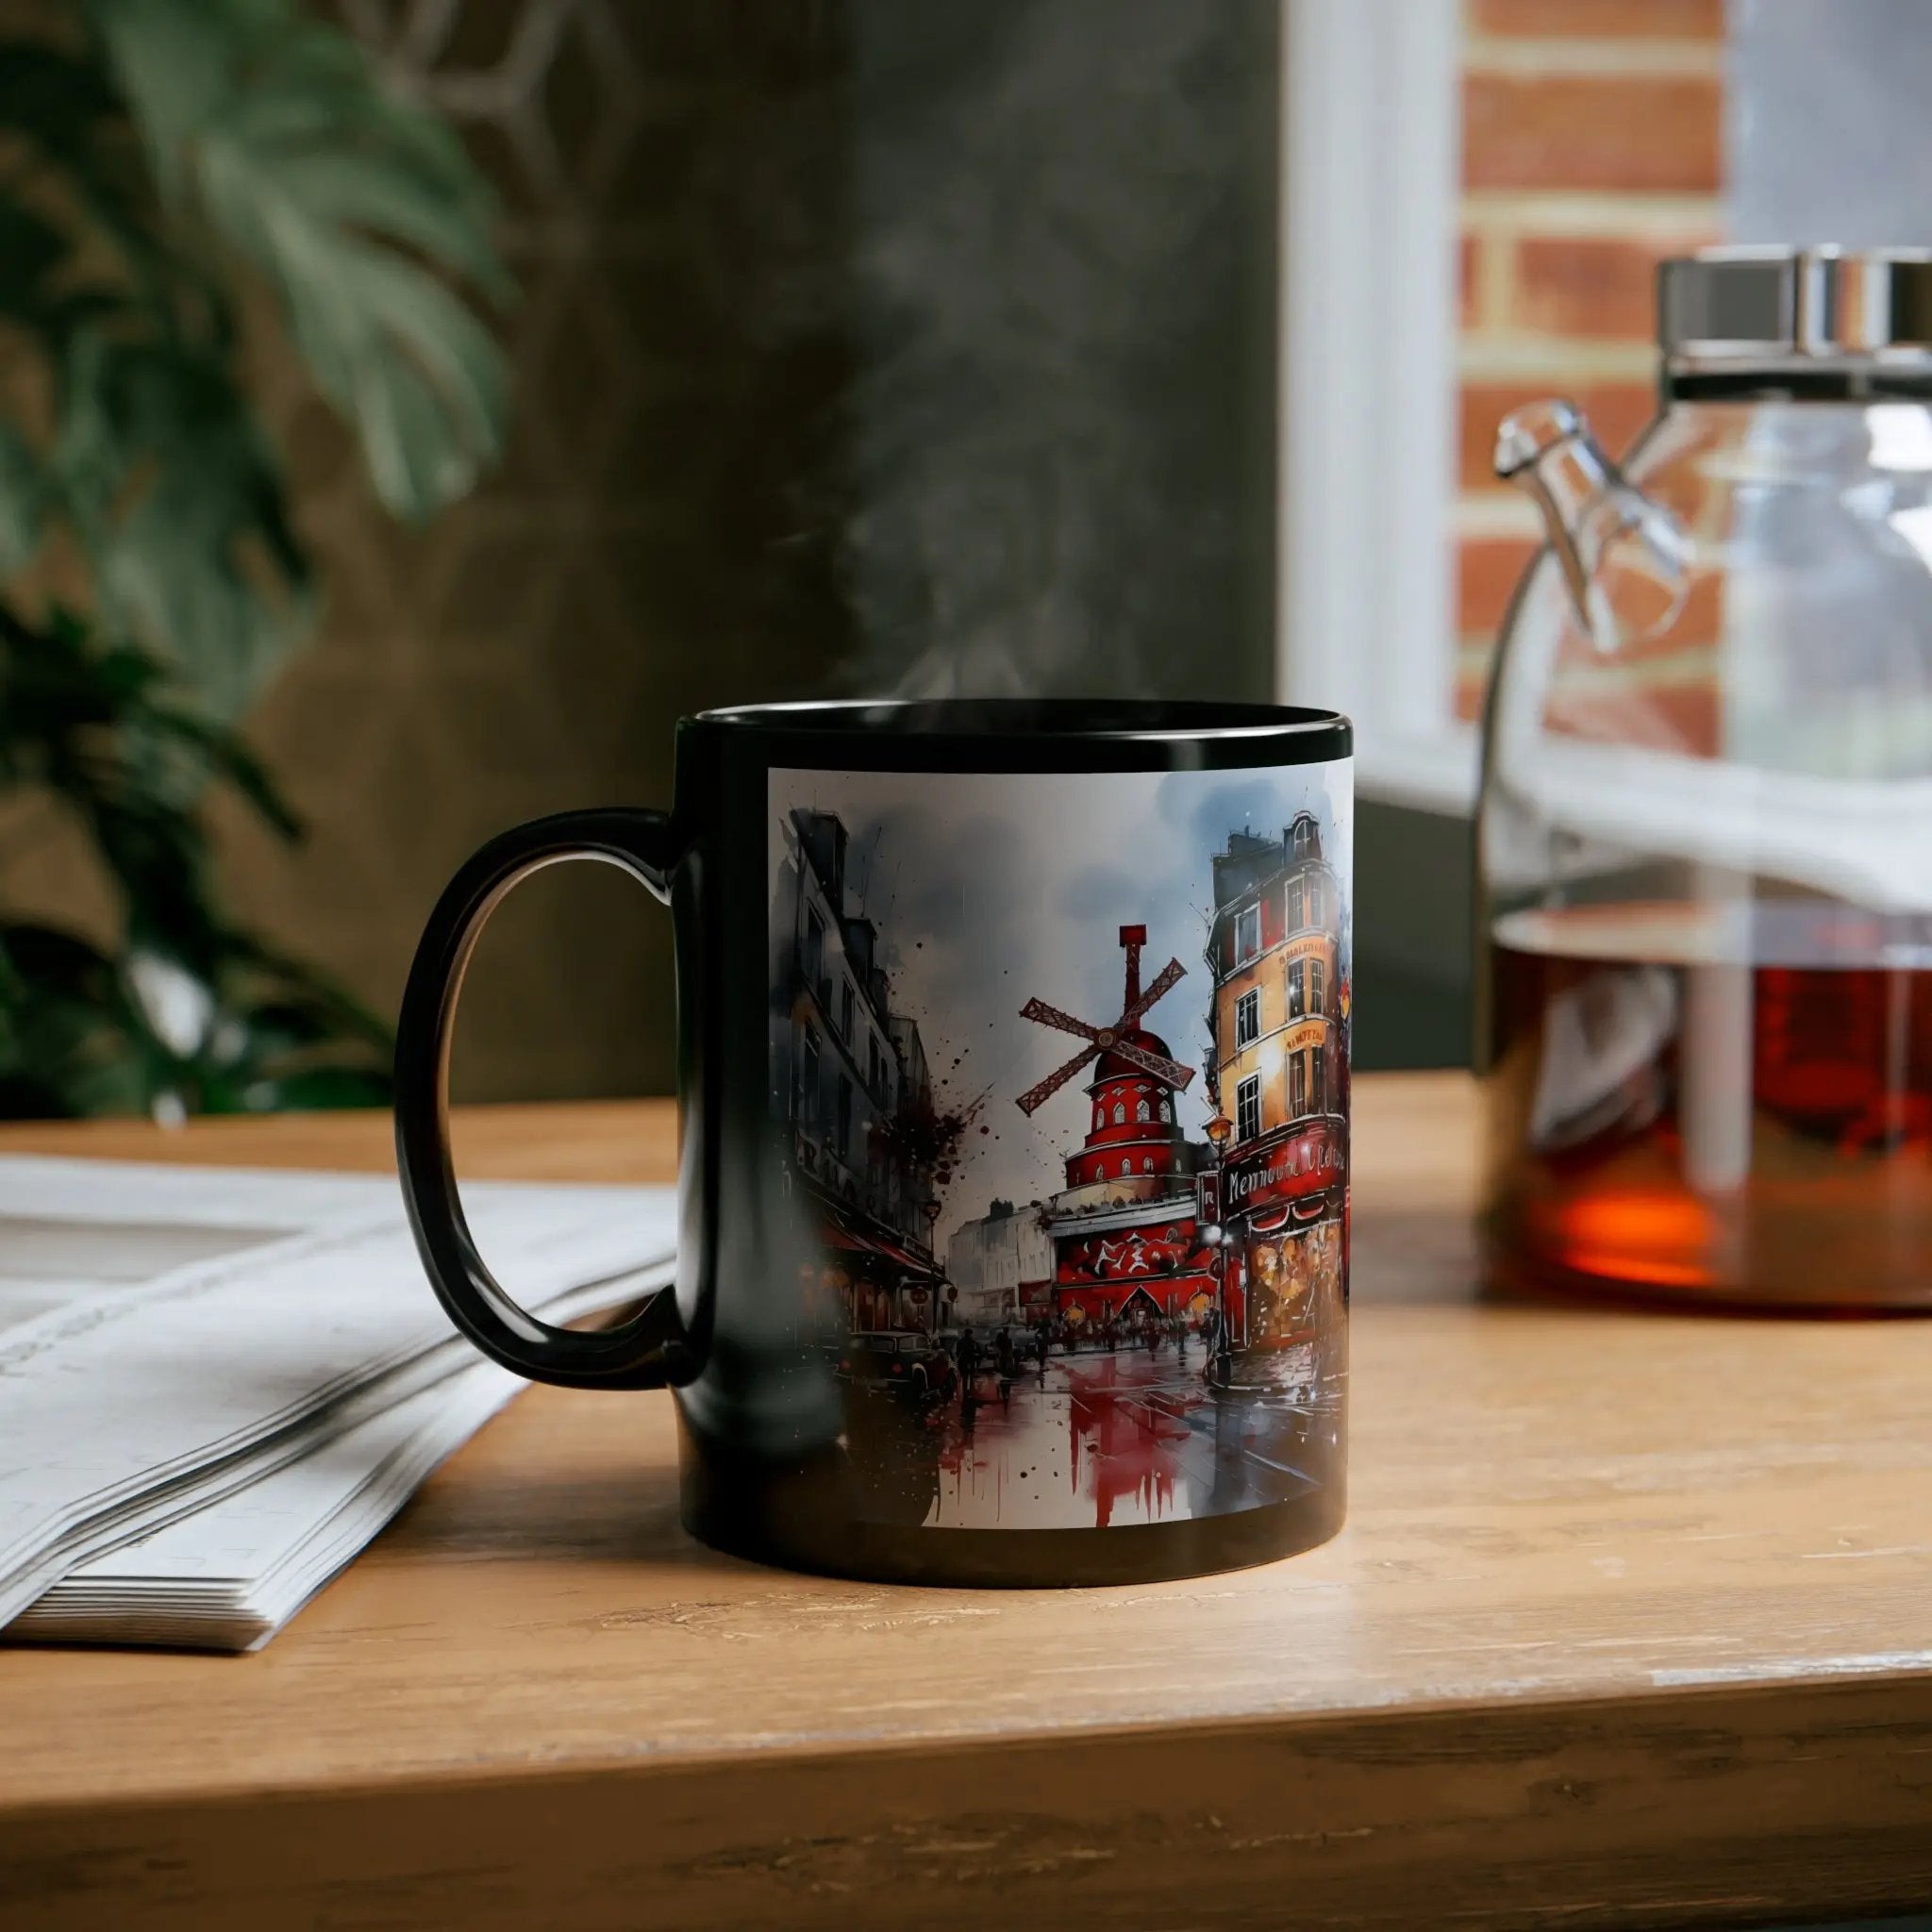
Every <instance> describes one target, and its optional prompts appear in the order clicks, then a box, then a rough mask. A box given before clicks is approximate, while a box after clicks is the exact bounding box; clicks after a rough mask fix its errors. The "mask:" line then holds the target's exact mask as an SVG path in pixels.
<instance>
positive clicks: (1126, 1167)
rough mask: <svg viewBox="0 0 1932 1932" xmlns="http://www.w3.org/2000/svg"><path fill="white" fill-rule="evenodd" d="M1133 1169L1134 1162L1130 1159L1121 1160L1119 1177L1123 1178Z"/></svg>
mask: <svg viewBox="0 0 1932 1932" xmlns="http://www.w3.org/2000/svg"><path fill="white" fill-rule="evenodd" d="M1133 1171H1134V1163H1133V1162H1132V1160H1124V1161H1122V1162H1121V1178H1122V1179H1123V1180H1125V1179H1126V1177H1127V1176H1128V1175H1129V1174H1132V1173H1133Z"/></svg>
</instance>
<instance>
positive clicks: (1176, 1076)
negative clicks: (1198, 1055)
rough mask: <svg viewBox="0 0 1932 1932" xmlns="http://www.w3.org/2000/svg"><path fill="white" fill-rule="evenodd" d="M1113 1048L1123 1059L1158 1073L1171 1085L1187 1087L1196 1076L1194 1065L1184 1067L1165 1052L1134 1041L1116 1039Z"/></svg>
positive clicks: (1152, 1072) (1150, 1071) (1151, 1072)
mask: <svg viewBox="0 0 1932 1932" xmlns="http://www.w3.org/2000/svg"><path fill="white" fill-rule="evenodd" d="M1112 1050H1113V1051H1114V1052H1115V1053H1117V1054H1119V1055H1120V1057H1121V1058H1122V1059H1124V1060H1131V1061H1132V1062H1133V1063H1134V1065H1135V1066H1137V1067H1144V1068H1145V1069H1146V1071H1147V1072H1148V1073H1150V1074H1157V1075H1158V1077H1159V1078H1161V1079H1163V1080H1165V1081H1166V1082H1167V1084H1168V1085H1169V1086H1170V1087H1177V1088H1182V1089H1185V1088H1186V1087H1187V1085H1188V1083H1189V1082H1190V1081H1191V1080H1192V1079H1193V1077H1194V1069H1193V1068H1192V1067H1184V1066H1182V1065H1181V1063H1180V1061H1178V1060H1171V1059H1169V1058H1167V1056H1166V1055H1165V1054H1158V1053H1149V1052H1148V1051H1147V1049H1146V1048H1145V1047H1143V1046H1136V1045H1135V1044H1134V1043H1133V1041H1129V1040H1116V1041H1114V1043H1113V1049H1112Z"/></svg>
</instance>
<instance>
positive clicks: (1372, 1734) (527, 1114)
mask: <svg viewBox="0 0 1932 1932" xmlns="http://www.w3.org/2000/svg"><path fill="white" fill-rule="evenodd" d="M1356 1103H1357V1165H1356V1179H1355V1191H1354V1217H1355V1231H1356V1271H1355V1327H1354V1383H1353V1407H1352V1420H1351V1428H1352V1435H1353V1454H1352V1469H1351V1478H1350V1480H1351V1499H1350V1521H1349V1525H1348V1528H1347V1529H1346V1531H1345V1532H1344V1533H1343V1534H1342V1536H1341V1538H1340V1539H1339V1540H1338V1541H1335V1542H1334V1543H1332V1544H1330V1545H1329V1546H1328V1547H1326V1548H1324V1549H1322V1550H1318V1551H1316V1552H1313V1553H1312V1554H1310V1555H1307V1556H1304V1557H1296V1558H1293V1559H1291V1560H1290V1561H1288V1562H1285V1563H1280V1564H1276V1565H1274V1566H1272V1567H1269V1568H1265V1569H1260V1570H1255V1571H1250V1572H1246V1573H1243V1574H1237V1575H1229V1576H1218V1577H1211V1578H1208V1579H1205V1580H1202V1581H1198V1582H1192V1583H1176V1584H1168V1585H1156V1586H1152V1587H1147V1588H1141V1589H1115V1590H1098V1591H1079V1592H1063V1593H1054V1592H1045V1591H1041V1592H1020V1593H975V1592H968V1591H914V1590H903V1589H887V1588H878V1587H871V1586H866V1585H862V1584H852V1583H841V1582H834V1581H825V1580H821V1579H810V1578H801V1577H794V1576H789V1575H785V1574H779V1573H776V1572H774V1571H769V1570H763V1569H759V1568H757V1567H754V1566H752V1565H750V1564H746V1563H741V1562H737V1561H733V1560H730V1559H727V1558H725V1557H718V1556H714V1555H712V1554H710V1553H709V1552H708V1551H706V1550H704V1549H702V1548H700V1547H698V1546H697V1545H695V1544H693V1543H692V1542H691V1541H689V1540H688V1539H687V1538H686V1537H685V1536H684V1535H683V1533H682V1532H681V1530H680V1529H679V1527H678V1524H677V1504H676V1480H675V1457H674V1445H673V1430H672V1417H671V1412H670V1406H669V1403H668V1400H667V1399H666V1398H664V1397H662V1396H653V1395H643V1396H639V1395H571V1394H564V1393H560V1392H558V1391H550V1390H533V1391H530V1392H529V1393H527V1394H525V1395H524V1396H523V1397H521V1398H520V1399H519V1400H518V1401H517V1402H516V1403H514V1404H513V1405H512V1406H511V1407H510V1408H509V1409H508V1411H507V1412H506V1413H505V1414H504V1415H503V1416H502V1417H501V1418H500V1419H499V1420H498V1421H497V1422H495V1423H493V1424H491V1426H490V1427H489V1428H487V1429H486V1430H485V1431H484V1432H483V1434H482V1435H481V1436H480V1437H479V1438H478V1439H477V1440H476V1441H475V1442H474V1443H473V1444H472V1445H471V1446H470V1447H469V1448H468V1449H467V1450H465V1451H464V1452H463V1453H462V1454H461V1455H459V1456H458V1457H456V1458H455V1459H454V1460H453V1461H452V1462H451V1463H450V1464H449V1465H448V1466H447V1467H446V1468H445V1469H444V1470H443V1471H442V1472H441V1474H439V1475H438V1476H437V1477H436V1478H435V1479H434V1480H433V1481H432V1482H431V1483H430V1484H429V1486H428V1488H427V1489H426V1490H425V1492H424V1493H423V1495H422V1496H421V1497H420V1498H419V1500H418V1501H417V1502H416V1503H415V1504H414V1505H413V1506H412V1507H411V1508H410V1509H409V1510H408V1512H407V1513H406V1514H405V1515H404V1516H403V1517H402V1518H401V1519H400V1521H399V1522H398V1523H397V1524H395V1526H394V1527H393V1528H392V1529H391V1531H390V1532H389V1533H388V1534H387V1535H385V1536H384V1537H383V1538H382V1539H381V1540H380V1541H378V1542H377V1543H376V1544H375V1547H374V1548H373V1549H372V1550H371V1551H370V1553H369V1554H368V1555H367V1556H366V1557H364V1558H363V1559H362V1560H361V1561H360V1562H358V1564H356V1565H355V1567H354V1568H353V1569H352V1570H351V1571H350V1572H349V1573H348V1574H346V1575H345V1576H343V1577H342V1578H341V1580H340V1581H338V1582H337V1583H336V1584H335V1585H334V1586H333V1587H332V1588H331V1589H329V1590H328V1591H326V1592H325V1594H324V1595H323V1596H322V1597H321V1598H320V1599H319V1600H318V1601H317V1602H316V1603H315V1604H314V1605H313V1606H311V1607H309V1609H308V1610H307V1611H306V1612H305V1613H304V1614H303V1615H302V1617H301V1618H300V1619H299V1620H298V1621H297V1622H296V1623H295V1624H293V1625H292V1626H291V1628H290V1629H289V1630H288V1631H286V1632H285V1633H284V1634H283V1635H282V1636H281V1637H280V1638H278V1639H277V1640H276V1641H275V1643H273V1644H272V1645H271V1646H270V1647H269V1648H268V1649H267V1650H266V1651H265V1652H264V1653H262V1654H261V1655H259V1656H258V1657H245V1658H232V1659H231V1658H210V1657H186V1656H182V1657H175V1656H157V1655H149V1654H138V1653H107V1654H91V1653H79V1652H72V1653H49V1652H34V1651H12V1652H0V1924H6V1925H8V1926H13V1925H19V1926H23V1927H32V1928H35V1932H58V1928H61V1927H68V1926H75V1927H94V1926H113V1927H117V1928H119V1927H135V1926H149V1925H153V1926H166V1927H181V1928H188V1927H192V1928H195V1932H206V1928H208V1927H223V1926H227V1925H230V1924H233V1925H243V1924H246V1925H251V1926H275V1927H287V1926H297V1925H318V1926H320V1925H327V1926H331V1927H338V1926H341V1927H348V1926H357V1927H361V1926H371V1927H373V1926H400V1925H411V1924H430V1925H438V1926H442V1925H449V1926H462V1927H466V1928H495V1927H508V1926H512V1925H541V1926H559V1927H560V1926H593V1927H629V1926H646V1925H650V1926H657V1925H662V1926H677V1927H686V1926H691V1927H708V1926H721V1927H722V1926H737V1925H746V1924H767V1925H778V1926H787V1927H791V1926H801V1927H810V1926H822V1925H823V1926H840V1927H844V1928H857V1927H862V1926H874V1925H878V1926H886V1925H913V1924H916V1925H922V1926H935V1925H952V1924H960V1925H970V1924H995V1923H1000V1924H1006V1923H1010V1924H1035V1923H1051V1924H1054V1925H1055V1926H1056V1927H1057V1928H1062V1932H1071V1928H1078V1927H1084V1926H1091V1925H1101V1924H1125V1925H1173V1926H1182V1925H1186V1926H1248V1925H1254V1926H1264V1925H1271V1926H1272V1925H1279V1924H1346V1925H1354V1926H1383V1925H1387V1926H1402V1927H1412V1926H1420V1925H1449V1924H1470V1925H1500V1926H1519V1925H1521V1926H1530V1925H1546V1924H1561V1925H1564V1926H1566V1927H1568V1926H1592V1925H1602V1924H1618V1925H1624V1924H1628V1925H1682V1924H1698V1923H1709V1924H1754V1923H1755V1924H1768V1923H1772V1922H1774V1921H1776V1920H1779V1919H1789V1918H1791V1917H1795V1916H1799V1915H1804V1914H1818V1913H1824V1912H1827V1911H1831V1912H1837V1913H1840V1914H1845V1915H1852V1914H1856V1913H1861V1912H1862V1913H1870V1914H1874V1915H1875V1914H1878V1913H1880V1912H1884V1911H1889V1910H1903V1909H1906V1908H1908V1907H1914V1906H1919V1907H1923V1906H1924V1904H1926V1903H1927V1902H1928V1901H1932V1322H1912V1321H1891V1322H1838V1323H1826V1322H1801V1323H1780V1322H1769V1321H1751V1320H1738V1319H1724V1320H1707V1319H1703V1318H1694V1317H1684V1316H1677V1317H1672V1316H1660V1315H1638V1314H1631V1313H1625V1312H1605V1311H1601V1310H1596V1309H1589V1308H1574V1307H1528V1306H1521V1305H1514V1306H1507V1305H1497V1304H1485V1303H1483V1302H1481V1301H1480V1300H1478V1299H1477V1298H1476V1295H1475V1292H1474V1254H1473V1248H1472V1241H1471V1234H1470V1226H1469V1208H1470V1201H1471V1191H1472V1172H1471V1162H1472V1146H1473V1140H1474V1105H1473V1099H1472V1095H1471V1093H1470V1091H1469V1089H1468V1086H1467V1083H1466V1082H1464V1081H1463V1080H1461V1079H1460V1078H1459V1077H1455V1076H1446V1075H1444V1076H1402V1077H1386V1078H1380V1079H1376V1078H1364V1079H1361V1080H1359V1081H1358V1082H1357V1088H1356ZM674 1133H675V1128H674V1123H673V1121H672V1118H671V1114H670V1111H669V1109H668V1108H666V1107H664V1106H662V1105H653V1104H648V1103H646V1104H641V1105H636V1106H621V1105H620V1106H598V1107H578V1108H496V1109H483V1110H478V1111H475V1112H473V1113H471V1114H469V1115H467V1116H465V1117H464V1119H463V1121H462V1124H461V1138H460V1141H459V1148H460V1153H461V1158H462V1164H463V1166H464V1168H465V1171H466V1172H468V1173H471V1174H479V1175H480V1174H530V1175H549V1176H580V1177H584V1178H665V1177H668V1176H669V1175H670V1174H671V1171H672V1163H673V1140H674ZM0 1147H15V1148H18V1147H35V1148H42V1149H48V1150H58V1151H63V1152H72V1151H78V1152H93V1153H99V1154H113V1155H123V1156H127V1155H135V1156H152V1157H157V1158H169V1159H189V1160H211V1161H228V1162H248V1163H256V1164H275V1165H334V1166H343V1167H379V1166H383V1165H386V1164H387V1161H388V1149H387V1129H386V1126H385V1124H383V1123H381V1122H379V1121H375V1120H369V1119H358V1118H336V1119H322V1120H315V1119H304V1120H294V1119H290V1120H279V1121H270V1122H260V1123H241V1124H210V1125H207V1126H200V1127H194V1128H191V1129H189V1130H188V1131H186V1132H184V1133H179V1134H173V1135H163V1134H161V1133H159V1132H158V1130H154V1129H149V1128H144V1127H138V1126H137V1127H107V1126H90V1127H84V1128H62V1129H51V1128H32V1129H23V1128H12V1129H8V1130H5V1131H4V1132H0ZM425 1292H426V1291H425Z"/></svg>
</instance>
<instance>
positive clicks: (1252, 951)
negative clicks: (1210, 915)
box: [1234, 899, 1261, 966]
mask: <svg viewBox="0 0 1932 1932" xmlns="http://www.w3.org/2000/svg"><path fill="white" fill-rule="evenodd" d="M1251 919H1252V920H1253V921H1254V922H1255V943H1254V944H1253V946H1251V947H1250V948H1249V949H1248V950H1247V951H1245V952H1243V951H1242V950H1241V930H1242V928H1243V926H1245V925H1246V924H1247V922H1248V921H1249V920H1251ZM1260 957H1261V902H1260V900H1258V899H1257V900H1256V901H1255V902H1254V903H1253V904H1252V905H1250V906H1242V907H1241V908H1238V909H1237V911H1236V912H1235V915H1234V963H1235V964H1236V965H1237V966H1245V965H1246V964H1247V963H1248V962H1249V960H1251V959H1258V958H1260Z"/></svg>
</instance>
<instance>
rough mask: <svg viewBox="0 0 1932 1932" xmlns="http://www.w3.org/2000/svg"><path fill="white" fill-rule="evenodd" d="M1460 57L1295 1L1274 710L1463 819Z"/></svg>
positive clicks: (1424, 34) (1421, 27) (1419, 21)
mask: <svg viewBox="0 0 1932 1932" xmlns="http://www.w3.org/2000/svg"><path fill="white" fill-rule="evenodd" d="M1460 49H1461V19H1460V8H1459V4H1458V0H1347V4H1346V5H1337V4H1335V0H1284V6H1283V11H1282V33H1281V127H1282V133H1281V151H1280V157H1279V160H1280V175H1281V197H1280V210H1281V212H1280V223H1281V227H1280V246H1279V249H1278V259H1279V262H1280V270H1279V290H1280V298H1279V303H1278V308H1277V313H1278V316H1279V322H1278V328H1279V331H1280V338H1279V344H1280V411H1279V431H1278V437H1279V440H1278V444H1277V451H1276V458H1277V461H1276V474H1277V475H1278V477H1279V479H1280V493H1279V499H1278V502H1277V505H1276V514H1277V530H1276V535H1277V541H1276V544H1275V555H1276V586H1275V591H1276V602H1275V616H1276V622H1275V640H1276V644H1275V690H1276V694H1277V695H1278V696H1279V697H1280V698H1281V700H1282V701H1283V702H1284V703H1288V704H1302V705H1321V706H1326V707H1329V708H1332V709H1336V710H1341V711H1345V712H1346V713H1347V714H1348V715H1349V717H1350V718H1351V719H1352V720H1353V722H1354V724H1355V732H1356V741H1355V768H1356V769H1355V775H1356V789H1357V791H1358V792H1359V793H1360V794H1361V795H1362V796H1364V797H1371V798H1376V799H1380V800H1384V801H1387V802H1389V803H1392V804H1397V805H1405V806H1408V807H1411V808H1419V809H1423V810H1427V811H1435V812H1441V813H1446V814H1451V815H1462V814H1467V813H1468V812H1469V811H1470V810H1471V809H1473V808H1474V800H1475V791H1476V732H1475V729H1474V726H1473V725H1470V724H1464V723H1461V722H1459V721H1458V720H1457V717H1456V715H1455V669H1456V667H1455V641H1456V623H1455V608H1456V607H1455V568H1454V561H1455V560H1454V543H1453V534H1454V533H1453V521H1452V519H1453V513H1452V504H1453V501H1454V493H1455V475H1456V447H1457V438H1456V371H1457V287H1456V275H1457V231H1458V226H1459V208H1458V204H1459V201H1460V195H1461V166H1460V132H1461V130H1460V98H1461V74H1460ZM1395 532H1400V536H1399V538H1397V537H1395V536H1394V535H1392V534H1391V533H1395Z"/></svg>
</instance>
